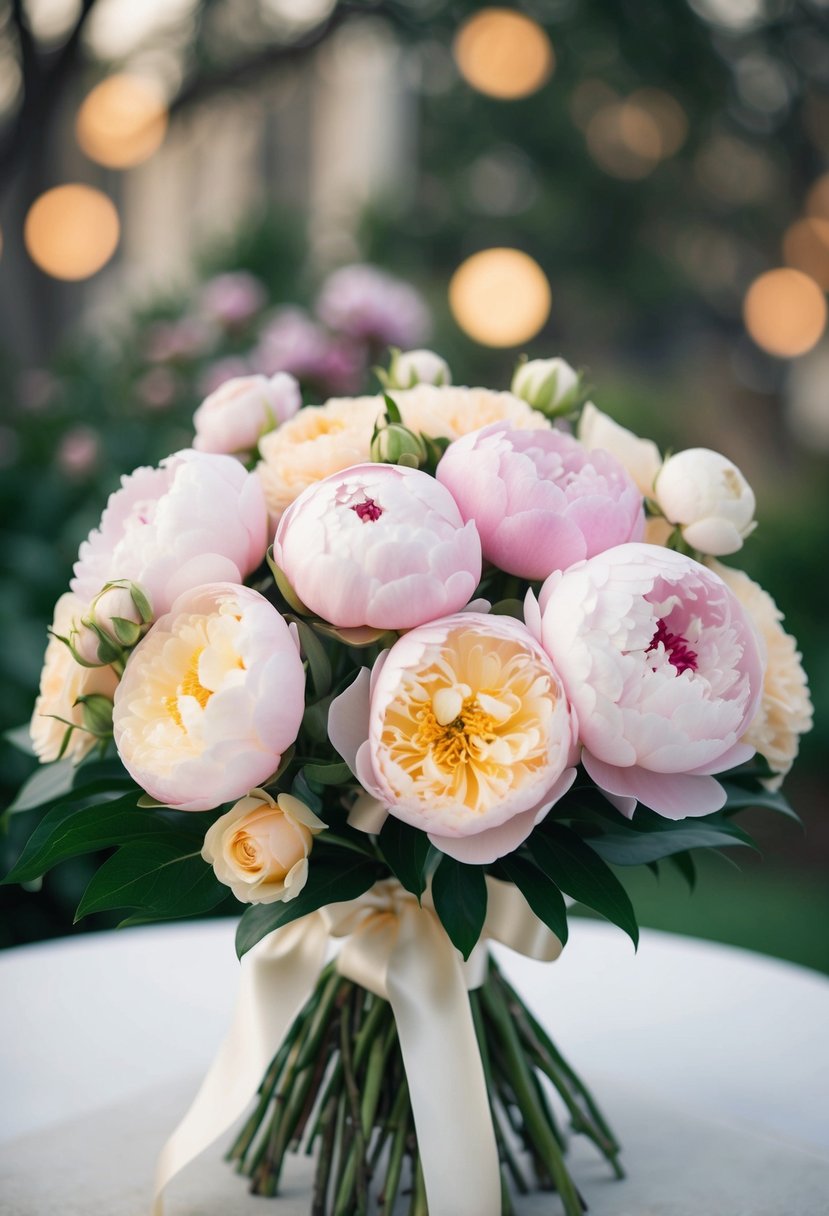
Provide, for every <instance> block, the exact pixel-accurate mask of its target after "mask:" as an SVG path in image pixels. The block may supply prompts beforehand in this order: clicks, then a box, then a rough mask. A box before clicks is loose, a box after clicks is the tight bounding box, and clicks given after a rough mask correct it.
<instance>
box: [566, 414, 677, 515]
mask: <svg viewBox="0 0 829 1216" xmlns="http://www.w3.org/2000/svg"><path fill="white" fill-rule="evenodd" d="M577 434H578V437H579V439H580V441H581V442H582V444H583V445H584V447H586V448H587V450H588V452H595V451H596V449H597V448H602V449H603V450H604V451H605V452H610V454H611V456H615V457H616V459H617V460H618V461H619V464H620V465H622V467H623V468H624V469H626V470H627V471H628V473H629V474H630V476H631V477H632V478H633V480H634V481H635V483H636V485H637V486H638V487H639V492H640V494H642V495H643V496H644V497H645V498H651V497H652V496H653V483H654V481H655V480H656V475H657V473H658V472H659V470H660V468H661V466H662V457H661V456H660V454H659V448H658V447H657V446H656V444H655V443H654V442H653V441H652V440H650V439H640V438H639V436H638V435H634V433H633V431H629V430H627V428H626V427H623V426H619V424H618V422H614V421H613V419H612V418H608V416H607V414H603V413H602V411H601V410H597V409H596V407H595V405H594V404H593V402H592V401H588V402H587V405H585V407H584V409H583V410H582V412H581V418H580V419H579V425H578V428H577Z"/></svg>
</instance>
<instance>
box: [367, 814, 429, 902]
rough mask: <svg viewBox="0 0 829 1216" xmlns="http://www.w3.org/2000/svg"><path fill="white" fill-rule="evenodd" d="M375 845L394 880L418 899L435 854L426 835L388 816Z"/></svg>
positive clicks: (392, 816) (424, 885)
mask: <svg viewBox="0 0 829 1216" xmlns="http://www.w3.org/2000/svg"><path fill="white" fill-rule="evenodd" d="M377 843H378V844H379V846H380V851H381V853H382V854H383V856H384V857H385V859H386V861H387V862H388V863H389V868H390V870H391V872H392V874H394V876H395V878H397V879H398V880H399V882H400V883H401V885H402V886H404V887H405V888H406V890H407V891H411V893H412V895H415V896H417V898H418V899H420V897H421V895H422V894H423V891H424V889H425V887H426V872H427V865H428V862H429V859H430V858H431V857H432V855H433V854H434V853H435V851H436V850H435V849H434V848H433V846H432V845H431V844H430V843H429V837H428V836H427V835H426V833H425V832H419V831H418V829H417V828H413V827H411V826H410V825H409V824H408V823H403V822H402V820H400V819H395V817H394V815H389V817H388V819H387V820H386V822H385V823H384V824H383V827H382V828H381V829H380V835H379V836H378V837H377Z"/></svg>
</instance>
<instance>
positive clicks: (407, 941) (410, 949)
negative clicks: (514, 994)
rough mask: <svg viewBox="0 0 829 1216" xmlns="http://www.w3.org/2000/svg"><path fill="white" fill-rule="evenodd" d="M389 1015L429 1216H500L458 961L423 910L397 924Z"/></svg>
mask: <svg viewBox="0 0 829 1216" xmlns="http://www.w3.org/2000/svg"><path fill="white" fill-rule="evenodd" d="M386 989H387V992H388V998H389V1001H390V1002H391V1006H392V1009H393V1010H394V1018H395V1022H396V1023H397V1032H398V1035H399V1038H400V1048H401V1051H402V1053H403V1063H404V1065H405V1068H406V1079H407V1081H408V1085H409V1095H410V1097H411V1103H412V1111H413V1114H414V1122H415V1130H416V1132H417V1143H418V1149H419V1151H420V1157H421V1161H422V1163H423V1179H424V1183H425V1186H426V1198H427V1201H428V1205H429V1213H430V1216H501V1172H500V1167H499V1163H498V1147H497V1144H496V1141H495V1131H494V1129H493V1126H492V1115H491V1113H490V1108H489V1097H488V1095H487V1088H486V1079H485V1077H484V1070H483V1064H482V1063H481V1056H480V1052H479V1050H478V1041H477V1038H476V1036H475V1026H474V1023H473V1021H472V1012H471V1009H470V1007H469V995H468V992H467V987H466V980H465V977H464V972H463V967H462V965H461V961H460V956H459V955H458V953H457V951H456V950H455V948H454V946H453V945H452V944H451V942H450V941H449V938H448V937H447V936H446V934H445V932H444V930H443V928H442V927H441V926H440V925H439V924H438V922H437V920H436V919H435V917H434V916H433V915H431V914H430V913H429V912H428V911H426V910H421V909H419V908H418V909H414V908H413V909H412V910H411V911H408V912H407V913H405V914H404V915H403V916H402V917H401V921H400V929H399V933H398V937H397V942H396V944H395V946H394V948H393V951H392V954H391V958H390V959H389V964H388V971H387V973H386Z"/></svg>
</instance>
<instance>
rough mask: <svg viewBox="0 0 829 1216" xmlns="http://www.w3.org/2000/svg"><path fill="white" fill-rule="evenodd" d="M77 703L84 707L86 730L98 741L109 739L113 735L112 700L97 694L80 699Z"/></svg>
mask: <svg viewBox="0 0 829 1216" xmlns="http://www.w3.org/2000/svg"><path fill="white" fill-rule="evenodd" d="M77 703H78V704H79V705H80V706H81V707H82V714H83V728H84V730H85V731H87V732H88V733H89V734H90V735H95V737H96V738H98V739H108V738H109V737H110V736H111V735H112V698H111V697H105V696H104V695H103V693H99V692H95V693H89V694H88V695H87V696H85V697H78V701H77Z"/></svg>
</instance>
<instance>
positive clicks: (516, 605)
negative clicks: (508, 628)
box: [489, 599, 524, 624]
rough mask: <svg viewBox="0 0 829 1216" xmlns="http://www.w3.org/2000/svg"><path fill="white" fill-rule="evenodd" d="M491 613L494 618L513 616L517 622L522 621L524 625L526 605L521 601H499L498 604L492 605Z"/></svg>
mask: <svg viewBox="0 0 829 1216" xmlns="http://www.w3.org/2000/svg"><path fill="white" fill-rule="evenodd" d="M489 611H490V614H491V615H492V616H511V617H513V618H514V619H515V620H516V621H521V623H522V624H523V623H524V605H523V603H522V601H521V600H516V599H506V600H498V602H497V603H496V604H493V605H492V607H491V608H490V610H489Z"/></svg>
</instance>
